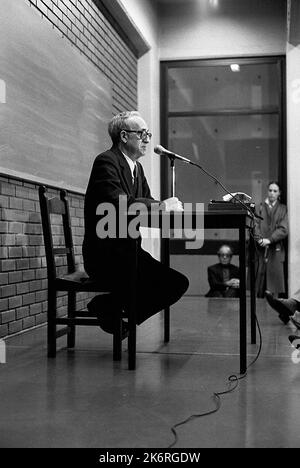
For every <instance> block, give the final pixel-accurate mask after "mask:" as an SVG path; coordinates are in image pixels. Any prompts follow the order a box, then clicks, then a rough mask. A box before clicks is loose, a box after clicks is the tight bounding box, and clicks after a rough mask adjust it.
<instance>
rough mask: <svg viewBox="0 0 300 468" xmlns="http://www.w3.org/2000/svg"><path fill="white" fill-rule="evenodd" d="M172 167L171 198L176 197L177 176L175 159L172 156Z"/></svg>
mask: <svg viewBox="0 0 300 468" xmlns="http://www.w3.org/2000/svg"><path fill="white" fill-rule="evenodd" d="M170 166H171V197H175V183H176V174H175V158H173V157H172V156H170Z"/></svg>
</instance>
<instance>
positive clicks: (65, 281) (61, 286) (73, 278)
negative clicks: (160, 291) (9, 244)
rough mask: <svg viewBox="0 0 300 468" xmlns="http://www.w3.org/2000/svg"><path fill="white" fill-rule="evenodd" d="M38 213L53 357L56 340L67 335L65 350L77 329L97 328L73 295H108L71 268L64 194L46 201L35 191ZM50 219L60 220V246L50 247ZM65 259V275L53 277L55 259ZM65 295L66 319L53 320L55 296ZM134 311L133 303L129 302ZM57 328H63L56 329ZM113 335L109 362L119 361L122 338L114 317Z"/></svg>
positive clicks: (44, 194)
mask: <svg viewBox="0 0 300 468" xmlns="http://www.w3.org/2000/svg"><path fill="white" fill-rule="evenodd" d="M39 199H40V210H41V218H42V226H43V236H44V244H45V253H46V262H47V273H48V335H47V336H48V356H49V357H55V356H56V340H57V338H58V337H60V336H63V335H66V334H67V346H68V348H73V347H74V346H75V331H76V326H77V325H92V326H99V324H98V321H97V318H96V313H95V314H92V313H91V312H89V311H88V310H83V311H77V310H76V294H77V293H78V292H96V293H97V294H110V292H109V291H106V290H103V289H102V288H101V285H99V284H98V283H96V282H94V281H91V280H90V279H89V277H88V275H87V274H86V272H84V271H79V270H77V269H76V266H75V257H74V247H73V239H72V230H71V223H70V213H69V206H68V201H67V198H66V192H65V190H61V191H60V197H52V198H49V197H48V196H47V189H46V187H44V186H40V188H39ZM51 215H57V216H59V218H60V219H61V225H62V230H63V238H64V244H65V245H63V246H58V247H55V246H54V242H53V229H52V221H51ZM62 256H64V257H66V259H67V261H66V263H67V273H66V274H64V275H60V276H59V275H58V274H57V269H58V266H57V258H58V257H62ZM61 291H62V292H66V293H67V295H68V305H67V317H57V293H58V292H61ZM132 307H133V308H134V299H133V301H132ZM133 317H134V315H132V314H131V315H130V323H129V327H130V330H131V334H130V332H129V335H130V336H129V340H128V343H129V356H128V363H129V368H130V369H134V368H135V321H134V320H133ZM57 325H66V326H65V327H61V328H60V329H57ZM115 328H116V331H115V333H114V335H113V359H114V360H116V361H117V360H121V356H122V337H121V316H119V317H116V327H115Z"/></svg>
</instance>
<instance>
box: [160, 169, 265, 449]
mask: <svg viewBox="0 0 300 468" xmlns="http://www.w3.org/2000/svg"><path fill="white" fill-rule="evenodd" d="M189 164H191V165H192V166H196V167H198V169H200V170H201V171H203V172H204V173H205V174H206V175H208V176H209V177H210V178H211V179H212V180H214V181H215V182H216V183H217V184H218V185H220V187H222V189H223V190H224V191H225V192H226V193H227V194H229V195H230V196H231V197H232V199H235V200H236V201H237V202H238V203H240V205H242V206H243V208H245V209H246V210H247V212H248V215H249V216H250V217H251V224H250V226H249V234H250V236H251V237H252V238H253V240H254V245H255V251H256V252H257V250H258V249H257V245H256V242H257V239H258V238H261V236H258V235H256V234H255V232H254V231H255V218H258V219H262V217H261V216H259V215H258V214H257V213H255V212H253V211H251V209H250V208H249V207H248V206H247V205H246V203H244V202H242V201H241V200H240V199H239V198H238V197H237V196H236V195H234V194H233V193H231V192H230V191H229V190H228V189H227V188H226V187H225V185H224V184H222V182H220V181H219V179H217V177H215V176H214V175H213V174H211V173H210V172H209V171H207V170H206V169H204V167H202V166H200V164H197V163H195V162H193V161H189ZM257 273H258V264H257V270H256V272H255V280H256V278H257ZM255 323H256V326H257V329H258V332H259V347H258V351H257V354H256V356H255V358H254V359H253V361H252V362H251V363H250V364H249V365H248V366H247V368H246V372H245V373H244V374H239V376H238V375H236V374H231V375H230V376H229V377H228V378H227V380H228V389H227V390H223V391H220V392H213V398H214V400H215V404H216V407H215V408H214V409H212V410H209V411H205V412H203V413H199V414H192V415H191V416H188V417H187V418H186V419H184V420H183V421H180V422H178V423H176V424H174V425H173V426H172V427H171V432H172V434H173V436H174V441H173V442H172V443H171V444H170V445H169V446H168V448H172V447H174V445H176V443H177V442H178V434H177V431H176V429H177V428H178V427H180V426H183V425H185V424H187V423H188V422H190V421H193V420H194V419H198V418H201V417H204V416H209V415H211V414H214V413H216V412H217V411H219V409H220V407H221V403H222V401H221V397H222V395H226V394H228V393H232V392H234V390H235V389H236V388H237V387H238V385H239V381H240V380H242V379H244V378H245V377H246V376H247V371H248V369H249V367H251V366H252V365H253V364H254V363H255V362H256V361H257V360H258V358H259V356H260V353H261V349H262V333H261V328H260V325H259V322H258V319H257V315H256V313H255Z"/></svg>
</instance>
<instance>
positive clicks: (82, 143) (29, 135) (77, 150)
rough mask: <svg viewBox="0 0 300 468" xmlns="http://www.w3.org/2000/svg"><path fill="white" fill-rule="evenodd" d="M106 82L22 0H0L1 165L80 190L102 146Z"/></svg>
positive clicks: (2, 169) (108, 107)
mask: <svg viewBox="0 0 300 468" xmlns="http://www.w3.org/2000/svg"><path fill="white" fill-rule="evenodd" d="M111 94H112V92H111V85H110V83H109V82H108V80H107V79H106V77H105V76H104V75H103V74H102V73H101V72H100V71H99V70H98V69H97V67H96V66H94V65H93V64H92V63H91V62H90V61H89V60H88V59H87V58H86V57H85V56H84V55H82V54H81V53H80V52H79V51H78V49H76V48H75V47H74V46H72V45H71V43H70V41H69V40H68V39H67V38H64V37H62V35H61V34H59V32H58V31H56V30H55V29H53V27H52V26H51V24H50V23H49V21H47V19H45V18H42V16H41V15H40V14H39V13H38V11H37V10H36V9H35V8H34V7H30V6H29V5H28V4H27V3H26V2H25V1H24V0H13V1H11V0H1V15H0V173H2V174H8V175H11V176H17V177H21V178H24V179H28V180H31V181H37V182H42V183H46V184H49V185H54V186H58V187H64V188H66V189H70V190H74V191H78V192H79V193H83V192H84V191H85V189H86V185H87V182H88V177H89V173H90V170H91V165H92V162H93V160H94V158H95V156H96V155H97V154H99V153H100V152H101V151H103V150H105V149H107V148H108V146H109V145H110V140H109V137H108V134H107V122H108V121H109V119H110V118H111V116H112V98H111Z"/></svg>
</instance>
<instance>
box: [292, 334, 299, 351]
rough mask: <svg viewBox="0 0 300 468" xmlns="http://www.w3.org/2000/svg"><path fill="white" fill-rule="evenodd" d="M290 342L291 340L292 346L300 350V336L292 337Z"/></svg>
mask: <svg viewBox="0 0 300 468" xmlns="http://www.w3.org/2000/svg"><path fill="white" fill-rule="evenodd" d="M289 340H290V343H291V345H293V346H294V348H296V349H300V336H297V335H290V336H289Z"/></svg>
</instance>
